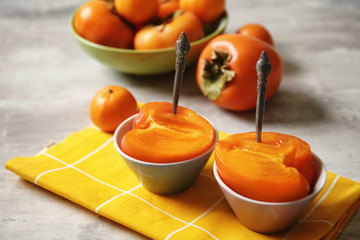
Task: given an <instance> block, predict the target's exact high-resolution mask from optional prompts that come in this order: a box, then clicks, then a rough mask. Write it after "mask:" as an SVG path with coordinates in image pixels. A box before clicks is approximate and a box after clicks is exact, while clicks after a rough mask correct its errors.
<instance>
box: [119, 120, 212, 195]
mask: <svg viewBox="0 0 360 240" xmlns="http://www.w3.org/2000/svg"><path fill="white" fill-rule="evenodd" d="M137 115H138V114H136V115H133V116H131V117H129V118H128V119H127V120H125V121H124V122H122V123H121V124H120V125H119V127H118V128H117V129H116V131H115V133H114V145H115V148H116V150H117V151H118V153H119V154H120V155H121V157H122V158H123V159H124V160H125V162H126V164H127V166H128V167H129V168H130V170H131V171H132V172H133V173H134V174H135V175H136V177H137V178H138V179H139V181H140V182H141V183H142V185H143V186H144V187H145V188H146V189H147V190H149V191H150V192H153V193H156V194H161V195H168V194H176V193H180V192H183V191H185V190H187V189H189V188H190V187H191V186H192V185H193V184H194V182H195V181H196V179H197V177H198V176H199V174H200V172H201V170H202V169H203V168H204V166H205V164H206V163H207V161H208V160H209V158H210V156H211V154H212V152H213V150H214V147H215V145H216V142H217V140H218V138H219V133H218V130H217V128H216V127H215V126H214V125H213V124H212V123H211V122H210V121H209V120H208V119H206V118H205V117H204V118H205V119H206V120H207V121H208V122H209V123H210V124H211V125H212V126H213V128H214V130H215V139H214V143H213V144H212V146H211V147H210V148H209V149H208V150H207V151H206V152H204V153H203V154H201V155H199V156H198V157H195V158H192V159H188V160H185V161H182V162H175V163H150V162H144V161H141V160H140V159H135V158H133V157H130V156H129V155H127V154H125V153H124V152H123V151H122V150H121V148H120V142H121V139H122V138H123V136H124V135H125V133H127V132H128V131H130V130H131V129H132V124H133V121H134V118H135V117H136V116H137ZM154 141H155V139H154Z"/></svg>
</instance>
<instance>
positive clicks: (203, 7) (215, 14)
mask: <svg viewBox="0 0 360 240" xmlns="http://www.w3.org/2000/svg"><path fill="white" fill-rule="evenodd" d="M179 4H180V9H183V10H185V11H189V12H192V13H194V14H195V15H196V16H198V17H199V18H200V20H201V21H202V22H203V23H211V22H213V21H215V20H217V19H218V18H219V17H220V16H221V15H222V14H223V13H224V12H225V0H180V2H179Z"/></svg>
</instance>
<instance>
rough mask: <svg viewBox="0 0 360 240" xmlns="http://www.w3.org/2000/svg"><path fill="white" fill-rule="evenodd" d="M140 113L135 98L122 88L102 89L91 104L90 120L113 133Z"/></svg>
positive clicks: (105, 130)
mask: <svg viewBox="0 0 360 240" xmlns="http://www.w3.org/2000/svg"><path fill="white" fill-rule="evenodd" d="M138 112H139V109H138V106H137V103H136V100H135V98H134V96H133V95H132V94H131V93H130V92H129V91H128V90H127V89H126V88H124V87H121V86H116V85H111V86H107V87H104V88H102V89H100V90H99V91H97V92H96V93H95V95H94V97H93V98H92V100H91V102H90V118H91V120H92V122H93V124H94V125H95V126H96V127H98V128H99V129H101V130H102V131H104V132H110V133H113V132H114V131H115V130H116V128H117V127H118V126H119V124H120V123H122V122H123V121H124V120H126V119H127V118H128V117H130V116H132V115H134V114H136V113H138Z"/></svg>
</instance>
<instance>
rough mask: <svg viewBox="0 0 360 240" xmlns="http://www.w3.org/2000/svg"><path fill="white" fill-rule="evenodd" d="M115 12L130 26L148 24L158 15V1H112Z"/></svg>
mask: <svg viewBox="0 0 360 240" xmlns="http://www.w3.org/2000/svg"><path fill="white" fill-rule="evenodd" d="M114 4H115V9H116V11H117V12H118V13H119V14H120V16H122V17H123V18H125V19H126V20H127V21H129V22H131V23H132V24H135V25H139V24H144V23H146V22H149V21H150V20H151V19H152V18H154V17H155V16H156V15H157V13H158V8H159V2H158V0H114Z"/></svg>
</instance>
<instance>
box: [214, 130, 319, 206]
mask: <svg viewBox="0 0 360 240" xmlns="http://www.w3.org/2000/svg"><path fill="white" fill-rule="evenodd" d="M214 156H215V161H216V165H217V168H218V173H219V175H220V177H221V179H222V180H223V181H224V183H225V184H226V185H227V186H229V187H230V188H231V189H232V190H234V191H235V192H237V193H239V194H240V195H242V196H245V197H248V198H251V199H254V200H259V201H265V202H288V201H295V200H298V199H301V198H303V197H306V196H307V195H308V194H309V193H310V189H311V186H312V184H313V181H314V177H315V163H314V161H313V156H312V153H311V149H310V146H309V145H308V144H307V143H306V142H304V141H302V140H301V139H299V138H296V137H294V136H291V135H286V134H281V133H273V132H263V133H262V137H261V143H259V142H256V134H255V133H254V132H250V133H239V134H234V135H231V136H229V137H227V138H225V139H223V140H221V141H218V143H217V144H216V146H215V150H214Z"/></svg>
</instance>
